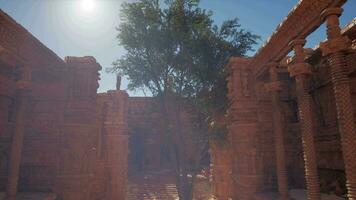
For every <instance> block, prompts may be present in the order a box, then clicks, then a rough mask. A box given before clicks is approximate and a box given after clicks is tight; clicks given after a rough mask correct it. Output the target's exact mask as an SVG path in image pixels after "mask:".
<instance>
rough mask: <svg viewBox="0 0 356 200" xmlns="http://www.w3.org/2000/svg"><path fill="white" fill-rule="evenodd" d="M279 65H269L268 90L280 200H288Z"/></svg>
mask: <svg viewBox="0 0 356 200" xmlns="http://www.w3.org/2000/svg"><path fill="white" fill-rule="evenodd" d="M277 67H278V63H271V64H270V65H269V68H270V69H269V74H270V83H268V84H266V89H267V90H268V91H269V92H270V93H271V100H272V106H273V113H272V118H273V131H274V143H275V150H276V166H277V178H278V191H279V195H280V197H279V199H281V200H287V199H289V195H288V175H287V169H286V160H285V147H284V125H283V117H282V116H283V115H282V110H281V107H280V101H279V93H280V91H281V90H282V87H281V82H280V81H279V80H278V72H277Z"/></svg>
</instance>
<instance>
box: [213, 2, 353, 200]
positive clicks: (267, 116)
mask: <svg viewBox="0 0 356 200" xmlns="http://www.w3.org/2000/svg"><path fill="white" fill-rule="evenodd" d="M345 2H346V1H345V0H303V1H300V2H299V3H298V4H297V5H296V6H295V7H294V9H293V10H292V11H291V12H290V13H289V15H288V16H287V17H286V18H285V20H284V21H283V22H282V23H281V24H280V25H279V26H278V27H277V29H276V31H275V32H274V33H273V34H272V36H271V37H270V38H269V40H268V41H267V42H266V43H265V45H264V46H263V47H261V48H260V49H259V51H258V52H257V53H256V55H255V56H253V57H251V58H238V57H233V58H231V59H230V62H229V64H228V65H227V71H228V72H229V76H228V97H229V102H230V103H229V110H228V119H227V124H228V128H229V137H228V138H229V142H230V144H231V148H230V149H229V151H230V154H231V155H233V156H231V157H230V158H231V162H227V161H226V159H227V158H226V157H227V156H226V152H221V153H220V152H219V151H216V152H215V154H217V155H215V157H219V156H220V157H221V158H225V159H214V160H213V162H214V161H215V162H216V163H213V166H214V165H215V164H217V165H218V166H219V168H225V169H229V168H231V169H232V170H231V173H230V176H228V175H229V174H227V170H222V171H219V173H217V174H215V175H216V176H218V177H220V176H221V177H227V178H225V179H222V180H220V179H219V178H217V179H215V181H216V183H214V186H215V187H216V188H215V195H216V196H217V197H218V199H227V198H228V197H230V198H232V199H237V200H247V199H277V198H278V199H290V193H289V191H290V190H291V189H295V188H304V187H306V189H307V196H308V199H311V200H315V199H321V193H322V192H324V193H335V194H337V195H341V196H342V195H344V196H345V197H347V198H348V199H355V198H356V154H355V152H356V132H355V117H354V116H355V110H356V109H355V108H356V107H355V103H356V100H355V99H356V97H355V91H354V90H355V89H354V88H355V85H354V83H355V81H356V77H355V73H354V71H355V66H356V63H355V62H356V51H355V42H356V21H355V20H353V21H352V22H351V23H350V24H349V25H348V26H346V27H345V28H341V27H340V25H339V17H340V15H342V11H343V10H342V6H343V5H344V3H345ZM323 23H325V24H326V27H327V34H326V35H327V40H326V41H322V42H321V43H320V45H319V46H317V47H316V48H314V49H305V48H304V45H305V43H306V42H307V41H306V38H307V36H308V35H310V34H311V33H312V32H313V31H315V30H316V29H317V28H318V27H319V26H321V25H322V24H323ZM290 53H291V54H290ZM289 55H292V56H289ZM229 165H230V166H229ZM229 181H231V182H232V188H233V190H230V189H229V187H226V186H225V183H227V182H229ZM276 191H278V194H277V192H276ZM219 197H222V198H219Z"/></svg>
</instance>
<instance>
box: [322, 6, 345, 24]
mask: <svg viewBox="0 0 356 200" xmlns="http://www.w3.org/2000/svg"><path fill="white" fill-rule="evenodd" d="M342 12H343V9H342V8H340V7H335V8H327V9H325V10H324V11H323V12H322V13H321V15H320V18H321V21H325V20H327V18H328V17H330V16H337V17H339V16H340V15H341V14H342Z"/></svg>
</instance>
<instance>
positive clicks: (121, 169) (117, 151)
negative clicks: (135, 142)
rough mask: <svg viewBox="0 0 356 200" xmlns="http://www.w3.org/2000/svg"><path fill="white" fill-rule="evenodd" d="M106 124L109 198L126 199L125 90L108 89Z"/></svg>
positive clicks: (112, 199) (126, 98)
mask: <svg viewBox="0 0 356 200" xmlns="http://www.w3.org/2000/svg"><path fill="white" fill-rule="evenodd" d="M107 98H108V99H107V105H108V109H107V116H106V121H105V124H104V127H105V141H106V159H107V160H106V161H107V169H108V173H109V177H110V183H109V189H108V191H109V195H108V196H109V198H108V200H119V199H125V198H126V197H125V196H126V179H127V159H128V158H127V157H128V134H127V133H128V128H127V108H128V107H127V100H128V95H127V93H126V92H125V91H118V90H112V91H108V96H107Z"/></svg>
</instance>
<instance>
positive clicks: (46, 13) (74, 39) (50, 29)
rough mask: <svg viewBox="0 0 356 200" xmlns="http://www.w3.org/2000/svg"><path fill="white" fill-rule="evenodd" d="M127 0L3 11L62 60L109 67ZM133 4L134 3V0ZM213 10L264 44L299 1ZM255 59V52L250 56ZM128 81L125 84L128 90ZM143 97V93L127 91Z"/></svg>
mask: <svg viewBox="0 0 356 200" xmlns="http://www.w3.org/2000/svg"><path fill="white" fill-rule="evenodd" d="M123 1H124V0H0V8H1V9H2V10H3V11H5V12H6V13H7V14H9V15H10V16H11V17H12V18H14V19H15V20H16V21H17V22H18V23H20V24H21V25H22V26H24V27H25V28H26V29H27V30H28V31H29V32H31V33H32V34H33V35H34V36H35V37H37V38H38V39H39V40H40V41H41V42H42V43H43V44H45V45H46V46H47V47H48V48H50V49H51V50H53V51H54V52H55V53H56V54H57V55H58V56H59V57H61V58H64V57H65V56H86V55H91V56H94V57H95V58H96V59H97V61H98V62H99V63H100V64H101V65H102V66H103V68H107V67H110V66H111V63H112V62H113V61H114V60H115V59H116V58H118V57H120V56H121V55H123V53H124V51H123V49H122V48H120V46H118V42H117V40H116V38H115V37H116V34H117V32H116V30H115V27H116V26H117V25H118V24H119V22H120V21H119V9H120V4H121V3H122V2H123ZM131 1H132V0H131ZM201 2H202V6H203V7H204V8H207V9H210V10H212V11H214V19H215V21H216V23H220V22H221V21H223V20H224V19H228V18H234V17H238V18H239V19H240V22H241V24H242V25H243V27H244V28H245V29H247V30H250V31H252V32H254V33H256V34H258V35H260V36H262V40H261V41H260V44H262V43H263V42H264V41H265V40H266V38H267V37H268V36H269V35H270V34H271V33H272V32H273V31H274V30H275V28H276V27H277V25H278V24H279V23H280V22H281V21H282V19H283V18H284V17H285V16H287V14H288V13H289V11H290V10H291V8H292V7H293V6H294V5H295V4H296V3H297V2H298V1H297V0H201ZM344 9H345V13H344V15H343V16H342V18H341V23H342V25H345V24H346V23H347V22H350V21H351V20H352V19H353V18H355V13H356V12H355V11H356V0H348V2H347V4H346V5H345V7H344ZM325 35H326V34H325V27H321V28H320V29H318V30H317V31H316V32H315V33H313V34H312V35H311V36H310V37H309V38H308V41H309V42H308V44H307V46H309V47H313V46H315V45H316V44H318V43H319V42H320V41H322V40H324V39H325V37H326V36H325ZM251 55H252V53H251ZM115 82H116V78H115V75H113V74H108V73H106V72H105V71H102V72H101V81H100V88H99V92H105V91H107V90H109V89H114V88H115V84H116V83H115ZM126 85H127V81H126V80H123V83H122V86H123V89H125V87H126ZM129 94H130V95H131V96H142V95H143V93H142V92H139V91H138V92H129Z"/></svg>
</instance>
